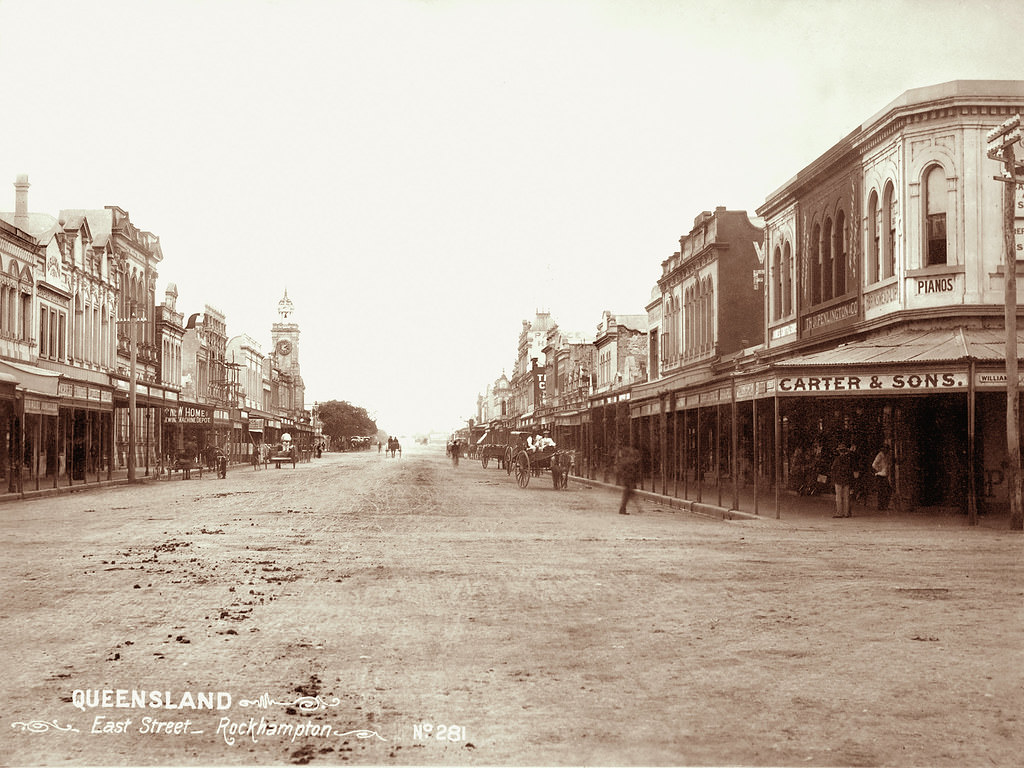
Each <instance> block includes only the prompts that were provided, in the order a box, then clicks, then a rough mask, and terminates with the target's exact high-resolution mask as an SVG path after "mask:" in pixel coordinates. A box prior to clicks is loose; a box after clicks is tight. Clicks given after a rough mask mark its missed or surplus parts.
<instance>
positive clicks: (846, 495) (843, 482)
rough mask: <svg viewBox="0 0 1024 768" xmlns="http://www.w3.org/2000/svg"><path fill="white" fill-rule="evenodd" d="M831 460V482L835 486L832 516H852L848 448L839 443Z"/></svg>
mask: <svg viewBox="0 0 1024 768" xmlns="http://www.w3.org/2000/svg"><path fill="white" fill-rule="evenodd" d="M836 451H837V453H836V457H835V459H834V460H833V461H832V468H831V470H830V471H831V474H832V482H833V483H834V484H835V487H836V513H835V514H834V515H832V517H853V514H852V513H851V512H850V486H851V485H852V484H853V460H852V459H851V458H850V449H849V448H847V447H846V446H845V445H840V446H839V447H838V448H837V449H836Z"/></svg>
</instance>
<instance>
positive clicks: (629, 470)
mask: <svg viewBox="0 0 1024 768" xmlns="http://www.w3.org/2000/svg"><path fill="white" fill-rule="evenodd" d="M639 474H640V454H639V452H638V451H637V450H636V449H635V448H633V447H632V446H629V445H627V446H624V447H622V448H620V449H619V482H620V483H622V500H621V501H620V502H619V514H620V515H628V514H629V512H628V511H627V510H626V505H627V504H629V500H630V499H631V498H633V489H634V487H635V486H636V481H637V477H638V476H639Z"/></svg>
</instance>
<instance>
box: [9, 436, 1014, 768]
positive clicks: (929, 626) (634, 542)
mask: <svg viewBox="0 0 1024 768" xmlns="http://www.w3.org/2000/svg"><path fill="white" fill-rule="evenodd" d="M617 502H618V499H617V498H616V497H615V496H614V495H613V494H612V493H610V492H608V491H605V490H600V489H593V488H584V487H580V486H577V485H570V487H569V489H568V490H567V491H562V492H555V491H553V490H552V489H551V487H550V481H549V480H547V478H542V479H541V480H539V481H537V482H531V484H530V486H529V487H528V488H526V489H520V488H518V487H517V486H516V485H515V483H514V482H513V481H512V480H510V478H508V477H507V476H506V474H505V472H504V471H503V470H498V469H495V468H494V464H493V463H492V464H491V466H490V468H489V469H487V470H484V469H483V468H482V467H481V466H480V465H479V464H478V463H473V462H468V461H463V462H462V463H461V465H460V467H459V468H458V469H454V468H452V467H451V466H450V465H449V464H448V463H447V462H446V461H445V459H444V457H443V455H442V454H441V452H440V451H437V452H426V450H425V449H421V451H420V452H416V451H415V450H413V449H412V448H410V449H409V450H407V451H406V452H405V456H404V458H401V459H387V458H385V457H383V456H381V455H379V454H377V453H370V454H343V455H337V454H330V455H326V456H325V457H324V458H323V459H321V460H318V461H314V462H313V463H311V464H300V465H299V466H298V467H296V468H295V469H292V468H291V467H286V468H284V469H280V470H275V469H273V467H271V468H270V469H269V470H264V471H259V472H254V471H253V470H251V469H249V468H245V469H234V470H232V471H231V472H230V473H229V475H228V478H227V479H226V480H218V479H216V478H214V477H212V476H211V475H210V474H208V473H207V474H204V476H203V478H202V479H192V480H175V481H169V482H159V483H150V484H147V485H145V486H134V487H129V488H120V489H109V490H98V491H93V492H90V493H84V494H75V495H70V496H63V497H57V498H54V499H47V500H39V501H33V502H21V503H17V504H8V505H5V506H3V507H0V531H2V537H3V538H2V542H3V543H2V549H0V556H2V565H3V567H2V569H0V584H2V587H3V595H4V600H3V604H2V607H0V641H2V644H3V646H2V647H3V649H4V652H5V654H4V655H5V662H4V670H5V674H4V675H3V679H2V682H0V702H2V704H0V706H2V712H3V720H6V721H7V722H6V723H3V724H2V726H0V733H2V737H0V762H3V763H4V764H11V765H62V766H63V765H72V766H78V765H154V764H158V765H243V764H260V765H277V764H304V763H313V764H324V765H330V764H335V765H336V764H342V763H358V764H450V765H464V764H466V765H468V764H484V765H539V764H565V765H584V764H586V765H595V764H597V765H640V764H643V765H738V764H739V765H748V764H749V765H787V766H788V765H843V766H846V765H858V766H860V765H893V766H911V765H913V766H923V765H935V766H941V765H946V766H964V765H970V766H978V765H986V766H988V765H997V766H1010V765H1017V764H1019V761H1020V758H1021V754H1022V749H1024V737H1022V728H1024V723H1022V722H1021V713H1022V709H1024V685H1022V683H1024V643H1022V631H1021V630H1022V623H1024V614H1022V604H1024V580H1022V578H1021V577H1022V567H1021V556H1020V552H1021V547H1022V546H1024V540H1022V538H1021V536H1020V535H1019V534H1014V533H1012V532H1009V531H1000V530H993V529H989V528H962V529H957V528H948V527H942V528H938V527H936V528H931V527H929V526H927V525H926V524H920V523H919V524H914V525H911V524H907V525H901V524H891V525H887V526H885V527H884V528H881V527H879V526H878V525H876V524H872V523H871V522H869V521H863V522H858V521H857V520H856V518H855V519H854V520H852V521H841V522H843V523H846V525H845V526H838V525H829V524H825V523H822V524H820V525H813V524H806V523H805V524H800V523H793V522H786V521H783V522H779V521H774V520H759V521H731V522H723V521H716V520H708V519H703V518H700V517H694V516H691V515H689V514H686V513H683V512H672V511H669V510H660V509H657V508H656V507H655V506H654V505H652V504H651V503H649V502H648V503H646V504H645V509H644V511H643V513H642V514H633V515H630V516H621V515H617V514H616V513H615V510H616V508H617Z"/></svg>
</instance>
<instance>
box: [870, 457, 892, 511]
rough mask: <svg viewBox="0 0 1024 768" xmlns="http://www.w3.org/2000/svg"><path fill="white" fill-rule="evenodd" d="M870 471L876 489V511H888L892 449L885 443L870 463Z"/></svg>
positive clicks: (890, 490) (890, 493)
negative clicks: (872, 473) (873, 476)
mask: <svg viewBox="0 0 1024 768" xmlns="http://www.w3.org/2000/svg"><path fill="white" fill-rule="evenodd" d="M871 469H872V470H874V473H875V485H876V487H877V489H878V510H879V511H880V512H884V511H885V510H887V509H889V499H890V498H892V448H891V447H889V444H888V443H885V444H884V445H883V446H882V448H881V449H880V450H879V451H878V455H877V456H875V460H874V461H872V462H871Z"/></svg>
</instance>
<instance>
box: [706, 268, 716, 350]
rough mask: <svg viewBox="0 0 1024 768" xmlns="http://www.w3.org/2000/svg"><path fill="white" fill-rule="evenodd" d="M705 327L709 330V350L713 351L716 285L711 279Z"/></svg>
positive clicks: (709, 280) (709, 281)
mask: <svg viewBox="0 0 1024 768" xmlns="http://www.w3.org/2000/svg"><path fill="white" fill-rule="evenodd" d="M705 327H706V328H707V344H708V349H709V350H712V349H714V348H715V284H714V283H713V282H712V280H711V278H710V277H709V278H708V293H707V316H706V317H705Z"/></svg>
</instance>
